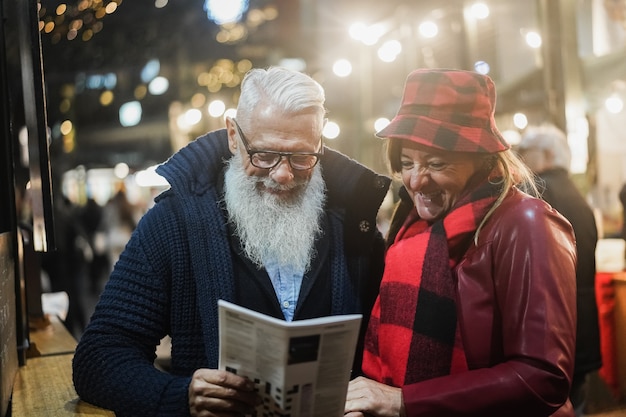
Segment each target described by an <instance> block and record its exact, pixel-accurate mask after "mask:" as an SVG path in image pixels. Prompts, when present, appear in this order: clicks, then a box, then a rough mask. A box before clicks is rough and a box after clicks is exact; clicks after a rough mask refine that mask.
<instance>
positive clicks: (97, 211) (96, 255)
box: [80, 197, 110, 295]
mask: <svg viewBox="0 0 626 417" xmlns="http://www.w3.org/2000/svg"><path fill="white" fill-rule="evenodd" d="M102 217H103V208H102V206H100V205H99V204H98V203H97V202H96V200H94V199H93V198H91V197H90V198H88V199H87V203H86V204H85V206H84V207H82V209H81V211H80V220H81V224H82V225H83V228H84V229H85V233H86V235H87V238H88V239H89V243H90V244H91V247H92V249H93V258H92V260H91V262H90V263H89V268H88V272H89V288H88V290H89V293H90V294H92V295H99V293H100V283H101V282H103V281H104V280H105V279H106V278H107V277H108V273H109V269H110V268H109V257H108V255H107V253H106V247H105V245H104V242H103V240H104V239H100V238H99V233H100V228H101V226H102Z"/></svg>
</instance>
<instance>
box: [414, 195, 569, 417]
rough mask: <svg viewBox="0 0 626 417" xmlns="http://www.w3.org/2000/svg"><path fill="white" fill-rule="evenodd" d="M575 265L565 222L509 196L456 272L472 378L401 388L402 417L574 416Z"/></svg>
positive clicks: (540, 205) (530, 201) (524, 198)
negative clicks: (572, 402)
mask: <svg viewBox="0 0 626 417" xmlns="http://www.w3.org/2000/svg"><path fill="white" fill-rule="evenodd" d="M575 265H576V250H575V240H574V234H573V231H572V228H571V226H570V224H569V223H568V221H567V220H565V218H564V217H563V216H561V215H560V214H559V213H558V212H556V211H555V210H553V209H552V208H551V207H550V206H549V205H548V204H546V203H545V202H543V201H541V200H538V199H534V198H531V197H529V196H528V195H526V194H524V193H522V192H521V191H519V190H517V189H514V190H513V191H512V192H511V193H509V195H508V196H507V197H506V198H505V200H504V201H503V203H502V205H501V206H500V207H499V208H498V209H497V210H496V211H495V212H494V213H493V215H492V217H491V218H490V219H489V221H488V222H487V224H486V225H485V226H484V228H483V230H482V231H481V232H480V236H479V241H478V245H472V246H471V247H470V248H469V249H468V251H467V253H466V255H465V257H464V259H463V260H462V261H461V262H460V263H459V264H458V265H457V267H456V269H455V272H456V277H457V278H458V293H457V308H458V316H459V323H460V326H461V334H462V338H463V345H464V348H465V354H466V357H467V362H468V366H469V369H470V371H469V372H465V373H461V374H455V375H449V376H445V377H440V378H435V379H431V380H428V381H423V382H419V383H416V384H412V385H407V386H404V387H403V388H402V391H403V398H404V403H405V407H406V415H407V417H414V416H415V417H417V416H419V417H425V416H439V417H444V416H445V417H452V416H480V417H487V416H494V417H496V416H497V417H502V416H507V417H513V416H520V417H522V416H523V417H529V416H532V417H541V416H550V415H552V416H558V417H564V416H574V412H573V410H572V406H571V404H570V402H569V400H568V393H569V387H570V382H571V378H572V374H573V368H574V350H575V334H576V280H575V277H576V271H575Z"/></svg>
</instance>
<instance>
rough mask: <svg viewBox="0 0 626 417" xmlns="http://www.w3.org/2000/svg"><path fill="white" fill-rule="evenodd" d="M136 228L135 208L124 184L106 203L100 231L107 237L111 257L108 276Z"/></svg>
mask: <svg viewBox="0 0 626 417" xmlns="http://www.w3.org/2000/svg"><path fill="white" fill-rule="evenodd" d="M136 226H137V220H136V218H135V208H134V207H133V205H132V204H131V203H130V202H129V201H128V198H127V196H126V189H125V188H124V186H123V184H122V185H120V187H119V189H118V191H117V193H115V194H114V195H113V197H111V199H110V200H109V201H108V202H107V203H106V205H105V206H104V209H103V213H102V223H101V226H100V230H101V231H102V232H103V233H104V235H105V241H106V249H107V253H108V257H109V270H108V271H107V274H106V275H107V276H108V273H110V272H111V269H112V267H113V265H115V262H117V260H118V258H119V256H120V254H121V253H122V251H123V250H124V247H125V246H126V243H127V242H128V240H129V239H130V235H131V234H132V233H133V230H135V227H136Z"/></svg>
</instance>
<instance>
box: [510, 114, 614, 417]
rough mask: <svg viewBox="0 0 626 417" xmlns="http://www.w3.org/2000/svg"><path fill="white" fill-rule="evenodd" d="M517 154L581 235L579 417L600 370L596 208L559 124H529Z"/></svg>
mask: <svg viewBox="0 0 626 417" xmlns="http://www.w3.org/2000/svg"><path fill="white" fill-rule="evenodd" d="M518 151H519V153H520V155H521V157H522V158H523V159H524V161H525V162H526V164H527V165H528V167H529V168H530V169H532V170H533V172H535V173H536V174H537V176H538V181H537V182H538V184H537V185H538V188H539V189H540V192H541V193H542V197H543V199H544V200H546V201H547V202H548V203H549V204H550V205H551V206H552V207H554V208H555V209H556V210H558V211H559V212H560V213H561V214H562V215H563V216H565V217H566V218H567V219H568V220H569V221H570V223H571V224H572V227H573V228H574V234H575V236H576V252H577V254H578V263H577V267H576V284H577V316H578V324H577V328H576V336H577V337H576V362H575V366H574V380H573V381H572V390H571V394H570V398H571V401H572V404H573V405H574V408H575V411H576V415H577V416H581V415H583V412H584V408H585V404H586V398H587V393H588V385H589V384H588V382H587V379H588V378H587V376H588V374H589V373H590V372H592V371H596V370H598V369H600V367H601V366H602V357H601V353H600V352H601V351H600V332H599V323H598V308H597V304H596V295H595V276H596V258H595V251H596V244H597V242H598V229H597V227H596V221H595V217H594V213H593V210H592V208H591V207H590V206H589V204H588V203H587V201H586V200H585V198H584V197H583V195H582V193H581V192H580V190H579V189H578V188H577V187H576V184H575V183H574V181H572V178H571V177H570V172H569V167H570V160H571V155H570V149H569V146H568V143H567V137H566V136H565V133H563V131H561V130H560V129H558V128H557V127H556V126H554V125H548V124H547V125H541V126H530V127H528V128H527V129H526V131H525V132H524V134H523V135H522V139H521V142H520V143H519V145H518Z"/></svg>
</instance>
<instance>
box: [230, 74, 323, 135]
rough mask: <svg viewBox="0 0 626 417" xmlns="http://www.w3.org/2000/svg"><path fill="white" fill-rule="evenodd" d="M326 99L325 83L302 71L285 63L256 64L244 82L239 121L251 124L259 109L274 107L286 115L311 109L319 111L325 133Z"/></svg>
mask: <svg viewBox="0 0 626 417" xmlns="http://www.w3.org/2000/svg"><path fill="white" fill-rule="evenodd" d="M325 99H326V97H325V94H324V89H323V88H322V86H321V85H320V84H319V83H318V82H317V81H315V80H314V79H313V78H311V77H309V76H308V75H306V74H304V73H302V72H298V71H294V70H290V69H287V68H283V67H269V68H268V69H261V68H254V69H252V70H250V71H248V72H247V73H246V75H245V76H244V78H243V81H242V82H241V94H240V96H239V103H238V105H237V121H240V122H242V124H243V125H244V126H249V123H251V121H252V119H253V118H254V112H255V110H259V109H268V108H271V110H272V111H277V112H283V113H284V114H286V115H291V114H298V113H305V112H311V113H317V114H318V115H319V128H320V134H321V129H322V127H323V121H324V116H325V114H326V109H325V107H324V101H325ZM260 106H262V107H260Z"/></svg>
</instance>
